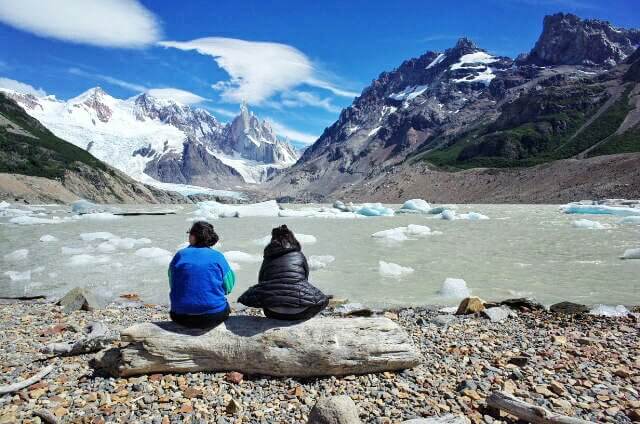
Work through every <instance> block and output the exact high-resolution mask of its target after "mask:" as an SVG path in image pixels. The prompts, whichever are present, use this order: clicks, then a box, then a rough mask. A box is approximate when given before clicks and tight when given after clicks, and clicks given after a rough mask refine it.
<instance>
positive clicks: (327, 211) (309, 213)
mask: <svg viewBox="0 0 640 424" xmlns="http://www.w3.org/2000/svg"><path fill="white" fill-rule="evenodd" d="M278 216H279V217H281V218H340V219H350V218H364V216H362V215H358V214H356V213H354V212H343V211H341V210H340V209H335V208H320V209H315V208H305V209H282V210H281V211H280V212H279V213H278Z"/></svg>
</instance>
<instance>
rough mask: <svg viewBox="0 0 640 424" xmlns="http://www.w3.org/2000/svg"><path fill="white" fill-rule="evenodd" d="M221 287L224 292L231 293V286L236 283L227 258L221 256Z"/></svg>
mask: <svg viewBox="0 0 640 424" xmlns="http://www.w3.org/2000/svg"><path fill="white" fill-rule="evenodd" d="M221 268H222V288H223V289H224V294H231V291H232V290H233V287H234V286H235V285H236V274H235V273H234V272H233V270H232V269H231V266H230V265H229V262H227V259H226V258H224V257H223V263H222V267H221Z"/></svg>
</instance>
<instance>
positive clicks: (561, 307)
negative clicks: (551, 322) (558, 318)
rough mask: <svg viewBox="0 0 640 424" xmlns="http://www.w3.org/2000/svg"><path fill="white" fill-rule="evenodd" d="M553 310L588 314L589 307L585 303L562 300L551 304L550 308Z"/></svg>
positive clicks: (559, 312) (562, 312) (558, 312)
mask: <svg viewBox="0 0 640 424" xmlns="http://www.w3.org/2000/svg"><path fill="white" fill-rule="evenodd" d="M549 310H550V311H551V312H555V313H557V314H572V315H574V314H586V313H587V312H589V308H588V307H587V306H585V305H581V304H579V303H573V302H560V303H556V304H554V305H551V307H550V308H549Z"/></svg>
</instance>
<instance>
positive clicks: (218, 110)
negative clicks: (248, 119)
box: [206, 107, 238, 118]
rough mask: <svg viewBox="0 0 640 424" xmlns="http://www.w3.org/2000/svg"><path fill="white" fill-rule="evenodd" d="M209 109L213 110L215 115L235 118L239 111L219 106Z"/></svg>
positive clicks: (209, 109) (208, 108) (209, 108)
mask: <svg viewBox="0 0 640 424" xmlns="http://www.w3.org/2000/svg"><path fill="white" fill-rule="evenodd" d="M206 109H207V110H208V111H210V112H212V113H213V114H214V115H219V116H224V117H225V118H235V117H236V116H238V112H231V111H230V110H226V109H222V108H219V107H207V108H206Z"/></svg>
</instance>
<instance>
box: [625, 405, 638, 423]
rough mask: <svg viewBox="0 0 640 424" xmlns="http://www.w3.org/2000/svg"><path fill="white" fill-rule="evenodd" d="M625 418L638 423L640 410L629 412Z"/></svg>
mask: <svg viewBox="0 0 640 424" xmlns="http://www.w3.org/2000/svg"><path fill="white" fill-rule="evenodd" d="M627 416H628V417H629V419H630V420H631V421H638V422H640V408H638V409H632V410H630V411H629V414H628V415H627Z"/></svg>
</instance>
